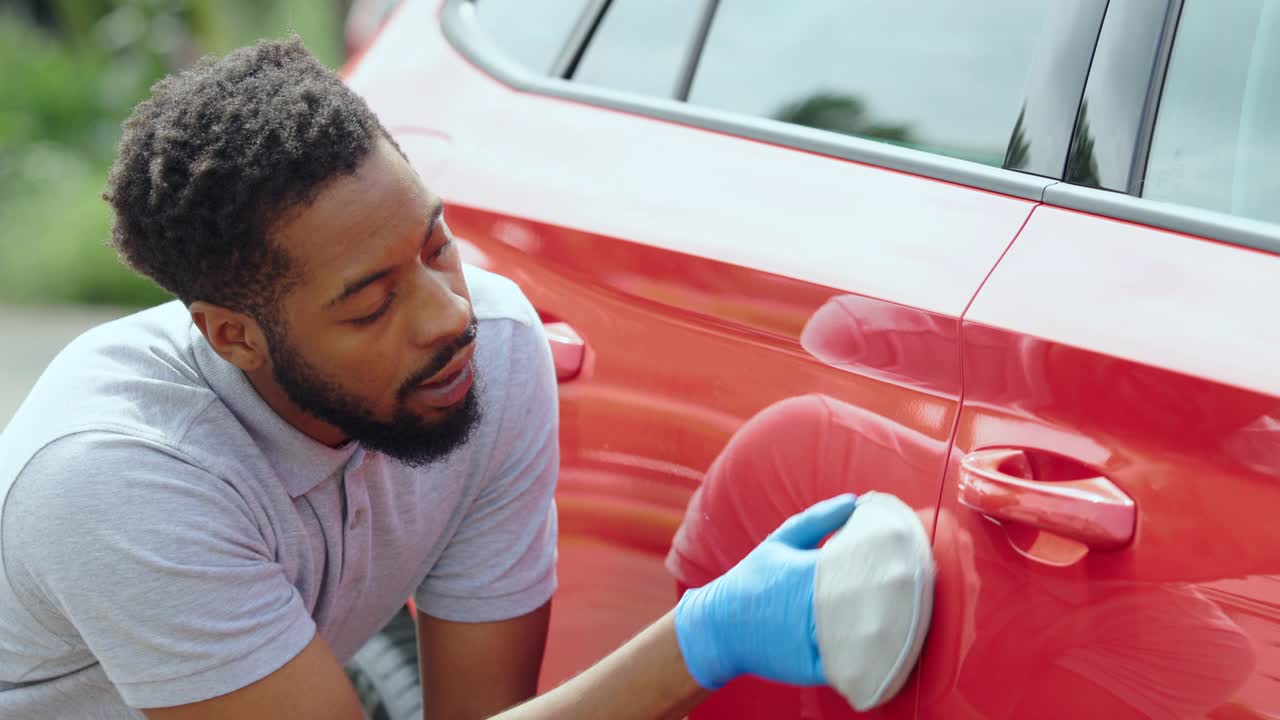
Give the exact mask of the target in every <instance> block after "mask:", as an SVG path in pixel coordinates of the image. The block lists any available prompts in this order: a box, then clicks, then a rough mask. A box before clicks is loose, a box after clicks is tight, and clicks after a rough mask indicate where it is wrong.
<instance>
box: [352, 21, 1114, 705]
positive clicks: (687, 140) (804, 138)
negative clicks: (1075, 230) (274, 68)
mask: <svg viewBox="0 0 1280 720" xmlns="http://www.w3.org/2000/svg"><path fill="white" fill-rule="evenodd" d="M564 4H565V3H564V2H555V3H549V4H548V5H547V6H543V5H541V4H540V5H539V7H542V8H544V10H543V11H541V12H543V14H544V15H543V16H542V17H540V18H535V19H530V18H529V17H528V12H529V8H530V7H531V6H530V5H529V4H526V3H517V2H503V1H495V0H479V2H470V1H467V0H457V1H452V2H446V3H444V5H443V7H442V8H441V9H440V16H439V19H440V22H439V24H438V25H437V24H436V23H435V22H434V20H435V18H434V16H433V15H432V12H433V9H431V8H429V7H428V8H423V7H422V6H421V5H422V4H417V5H415V4H410V5H407V6H406V7H405V8H404V9H403V10H402V11H401V12H400V13H398V14H397V15H396V17H395V18H394V19H393V20H392V21H391V23H390V24H389V25H388V27H387V28H386V29H385V30H384V32H383V34H382V35H381V36H380V38H379V40H378V41H377V42H376V43H375V44H374V46H373V47H372V48H371V49H370V51H369V53H368V54H367V55H366V56H365V57H364V59H363V60H362V61H361V63H360V65H359V66H358V67H356V68H354V69H353V71H352V72H351V74H350V82H351V83H352V85H353V87H356V88H357V89H358V90H360V91H361V92H362V93H363V94H364V95H365V96H366V97H368V98H369V100H370V102H371V104H372V105H373V107H374V108H375V110H376V111H377V112H378V113H379V115H380V116H381V117H382V119H383V121H384V123H385V124H386V125H388V127H390V128H391V130H392V133H393V134H395V135H396V136H397V138H398V139H399V140H400V142H401V146H402V147H403V148H404V149H405V151H406V153H407V154H408V155H409V156H410V158H411V159H412V160H413V162H414V164H415V167H418V168H419V171H420V172H421V173H422V174H423V176H424V178H427V180H428V183H429V184H431V185H432V187H433V188H434V189H435V190H436V191H437V192H440V193H441V194H442V195H443V196H444V197H445V199H446V202H447V204H448V210H447V211H446V218H447V221H448V223H449V225H450V227H451V228H452V229H453V231H454V233H455V235H456V236H457V237H459V238H460V239H461V240H462V241H463V242H464V243H465V245H466V247H465V251H464V257H466V258H467V259H468V260H469V261H470V262H472V263H474V264H477V265H480V266H482V267H487V268H490V269H493V270H495V271H497V272H500V273H502V274H504V275H507V276H508V277H511V278H512V279H514V280H515V281H516V282H517V283H519V284H520V286H521V287H522V288H523V289H524V291H525V293H526V294H527V295H528V296H529V298H530V299H531V300H532V302H533V303H534V305H535V306H536V307H537V309H538V310H539V311H540V313H541V314H542V315H543V318H544V320H545V321H546V322H547V323H548V327H549V328H550V330H551V331H552V333H551V334H552V335H553V338H552V339H553V342H554V343H555V344H556V346H557V347H558V348H559V353H558V358H559V359H558V364H559V367H558V370H559V371H560V376H561V380H562V385H561V446H562V472H561V479H560V487H559V491H558V494H557V503H558V506H559V509H560V517H561V543H560V564H559V568H560V578H561V587H560V591H559V592H558V594H557V597H556V601H555V604H554V609H553V617H552V631H551V639H550V641H549V645H548V650H547V653H548V656H547V661H546V664H545V667H544V673H543V683H544V686H545V685H548V684H554V683H556V682H558V681H560V680H562V679H564V678H565V677H567V676H568V675H570V674H572V673H574V672H576V671H578V670H580V669H582V668H583V667H585V666H586V665H587V664H588V663H589V662H591V661H593V660H595V659H597V658H599V657H601V656H602V655H603V654H605V653H606V652H607V651H609V650H611V649H613V648H614V647H616V646H617V645H619V644H620V643H621V642H623V641H624V640H625V639H626V638H627V637H629V636H630V634H632V633H633V632H635V630H637V629H638V628H639V627H641V626H642V625H643V624H645V623H647V622H649V621H651V620H652V619H654V618H656V617H657V616H659V615H660V614H662V613H663V612H665V611H666V610H668V609H669V608H670V607H671V606H672V605H673V604H674V601H675V599H676V588H675V584H676V583H674V582H673V581H672V579H671V576H670V575H669V574H668V569H667V566H666V565H664V561H665V560H666V558H667V555H668V552H669V550H670V549H671V544H672V537H673V535H674V534H675V532H676V529H677V527H678V526H680V524H681V522H682V520H684V518H685V509H686V506H687V505H688V504H689V502H690V498H691V496H692V495H693V494H694V493H695V492H696V491H697V490H698V489H699V488H700V487H702V486H703V481H704V474H705V473H706V471H707V470H708V468H709V467H710V466H711V465H712V463H713V460H715V458H716V457H717V455H718V454H720V453H721V451H722V449H723V448H724V447H725V445H726V443H728V442H729V441H730V438H731V437H735V434H736V433H737V434H738V435H737V436H738V437H742V436H743V434H742V433H740V431H742V430H744V429H748V430H750V429H753V428H758V427H761V426H762V425H764V422H763V420H764V419H769V418H774V419H776V417H777V415H776V412H770V411H771V410H776V409H777V408H780V407H781V408H783V409H788V408H797V407H799V408H800V409H805V408H807V407H810V406H812V403H813V401H814V399H817V401H819V402H820V403H821V404H822V405H823V407H826V408H833V409H834V411H833V412H832V413H831V415H830V416H828V417H829V418H830V419H829V420H828V421H826V424H825V425H820V426H817V427H815V428H813V432H812V433H805V434H803V435H804V436H805V438H808V439H813V438H817V437H818V436H819V435H821V431H823V430H831V431H832V432H831V434H830V437H841V435H840V433H844V432H846V431H850V430H851V431H852V432H853V433H854V434H855V435H856V436H857V437H858V438H870V439H872V440H873V441H874V442H873V443H871V445H874V446H875V448H876V450H875V454H873V455H864V454H860V453H856V452H855V451H854V450H853V449H852V448H853V446H852V445H848V446H846V445H840V444H838V443H831V444H828V445H826V446H825V447H827V448H828V450H829V451H830V452H832V453H834V455H833V456H832V462H830V463H827V464H825V465H824V467H825V468H826V469H827V471H826V473H825V474H823V475H822V476H821V478H820V480H821V481H817V480H815V478H814V477H813V476H809V475H806V474H803V473H800V472H788V473H786V474H785V477H784V478H783V479H782V480H781V481H780V483H784V484H782V485H781V486H778V485H770V486H752V485H751V484H750V483H749V482H746V481H743V482H742V483H741V484H740V485H736V486H734V487H732V488H730V492H721V493H716V495H717V497H729V498H732V499H733V502H726V503H724V504H722V505H720V506H717V507H713V508H710V509H711V510H713V511H714V514H716V515H717V516H718V517H719V518H720V519H719V520H717V521H715V522H711V521H707V522H700V521H698V519H697V516H695V517H694V519H693V521H692V522H690V523H686V524H685V528H686V529H685V530H684V531H682V534H681V538H682V539H681V541H680V545H679V546H678V547H677V549H676V553H674V554H673V555H672V561H671V566H670V567H671V568H672V570H673V571H674V572H675V574H676V576H677V577H676V579H677V581H679V583H680V584H681V585H685V586H687V585H692V584H700V583H701V582H705V581H707V580H709V579H710V578H711V577H714V576H715V575H716V574H719V573H720V572H723V571H724V570H726V569H728V566H729V565H730V564H731V563H732V562H733V561H734V560H735V559H736V558H737V557H740V556H741V555H742V554H745V552H746V551H747V549H749V547H750V546H752V545H754V544H755V543H756V542H759V540H760V539H762V538H763V536H764V534H765V533H767V532H768V531H769V530H771V529H772V528H773V527H774V526H775V525H776V524H777V523H778V522H780V521H781V519H782V518H783V517H785V516H786V515H789V514H791V513H792V512H795V511H798V510H799V509H801V508H802V507H804V506H806V505H808V504H810V503H812V502H814V501H816V500H818V499H820V498H821V497H825V496H829V495H833V494H836V493H839V492H843V491H849V490H852V491H857V492H861V491H865V490H869V489H880V490H888V491H892V492H894V493H896V494H898V495H899V496H901V497H902V498H903V499H904V500H906V501H907V502H908V503H910V504H911V505H912V506H913V507H915V508H917V509H918V510H920V511H921V512H922V514H923V516H924V517H925V519H926V521H930V520H931V517H932V515H933V513H934V511H935V510H936V504H937V501H938V498H939V496H940V494H941V485H940V482H941V478H942V473H943V470H944V467H945V463H944V460H945V458H946V456H947V448H948V446H949V443H950V440H951V434H952V431H953V429H954V425H955V419H956V413H957V411H958V408H959V393H960V370H959V358H960V354H959V353H960V345H959V318H960V316H961V314H962V313H963V311H964V309H965V307H966V306H967V305H968V303H969V302H970V300H971V299H972V298H973V296H974V293H975V292H976V291H977V288H978V287H979V285H980V284H981V283H982V281H983V279H984V278H985V277H986V275H987V273H988V272H989V271H990V270H991V268H992V267H993V266H994V265H995V262H996V260H997V258H999V256H1000V255H1001V253H1003V252H1004V250H1005V249H1006V248H1007V247H1008V245H1009V243H1010V241H1011V240H1012V239H1013V237H1014V236H1015V234H1016V233H1017V232H1018V230H1019V228H1021V227H1022V225H1023V223H1024V222H1025V221H1026V220H1027V218H1028V216H1029V215H1030V213H1031V211H1032V209H1033V207H1034V206H1035V204H1036V203H1037V202H1038V200H1039V198H1040V196H1041V193H1042V191H1043V189H1044V187H1045V186H1047V185H1048V184H1050V182H1051V180H1047V179H1043V178H1037V177H1033V176H1031V175H1027V174H1019V173H1016V172H1013V171H1011V170H1007V169H1004V168H1002V167H1001V166H1002V165H1004V164H1011V163H1014V164H1017V163H1030V164H1032V165H1035V164H1036V163H1043V162H1045V161H1046V159H1047V160H1048V162H1049V164H1050V165H1052V158H1053V157H1054V156H1055V155H1056V156H1057V157H1058V164H1059V166H1060V165H1061V159H1062V158H1063V157H1065V154H1066V147H1067V142H1068V140H1069V137H1070V117H1068V120H1067V122H1066V123H1065V124H1064V123H1062V122H1060V121H1059V122H1055V118H1056V115H1055V113H1054V112H1052V109H1053V107H1054V105H1055V101H1054V99H1053V98H1054V97H1055V93H1044V96H1045V98H1047V100H1046V101H1045V102H1028V94H1027V93H1026V92H1025V91H1024V88H1025V87H1026V86H1027V81H1028V78H1029V77H1033V76H1034V73H1035V72H1041V73H1042V74H1043V77H1042V81H1041V82H1039V83H1037V84H1036V87H1050V86H1051V85H1052V84H1053V82H1057V83H1060V84H1062V85H1064V86H1067V87H1068V88H1070V87H1071V86H1074V89H1073V90H1072V89H1068V91H1067V92H1066V95H1067V97H1069V98H1071V97H1074V98H1075V99H1074V100H1072V101H1071V103H1072V107H1073V108H1074V103H1077V102H1078V97H1079V90H1080V87H1081V86H1082V84H1083V81H1084V72H1085V69H1086V68H1087V61H1088V56H1089V53H1090V52H1091V51H1092V45H1093V41H1094V39H1095V38H1096V27H1097V26H1096V23H1097V22H1098V21H1099V20H1100V10H1099V9H1098V8H1100V7H1101V3H1098V2H1092V3H1080V4H1078V5H1077V6H1075V7H1080V8H1090V12H1092V13H1093V15H1094V19H1093V21H1092V22H1093V23H1094V25H1093V26H1092V27H1090V26H1089V22H1090V21H1089V20H1088V18H1089V14H1088V13H1083V14H1080V15H1077V12H1076V11H1075V10H1072V9H1063V8H1062V7H1061V6H1059V5H1058V4H1055V3H1049V2H1037V3H1032V4H1027V3H1024V2H1021V0H1000V1H998V2H997V1H995V0H984V2H982V3H977V4H974V7H976V8H978V9H979V10H980V12H978V13H977V14H973V13H971V12H968V11H964V10H962V9H960V8H958V6H955V5H953V4H951V3H949V2H942V1H941V0H938V1H937V2H931V3H927V4H926V5H927V6H928V10H929V12H930V14H929V15H928V17H927V19H925V20H921V19H920V18H919V17H917V16H916V15H914V14H912V13H909V12H907V11H906V10H904V9H901V8H898V9H895V8H892V7H890V6H887V5H886V6H883V7H876V6H873V5H867V4H857V5H850V4H845V3H812V4H810V5H808V6H806V7H805V8H803V10H804V12H795V8H792V7H791V6H789V5H788V6H786V7H785V8H784V6H781V5H778V4H774V3H766V2H746V1H741V0H721V1H720V2H718V3H711V2H699V3H687V2H661V3H649V2H626V1H624V0H615V2H612V3H599V2H580V3H578V5H577V9H578V10H579V11H580V12H581V14H580V15H579V16H578V18H577V20H576V21H573V22H565V23H561V25H560V26H561V27H563V28H564V30H563V34H564V37H565V45H564V47H562V48H559V50H558V51H557V50H556V49H555V48H554V47H553V45H554V44H552V45H548V44H547V43H545V42H543V40H545V37H544V36H545V30H546V27H545V23H547V22H551V20H548V17H552V18H560V17H562V15H563V14H562V13H561V10H563V9H564V8H563V7H562V6H563V5H564ZM547 7H551V8H553V9H546V8H547ZM504 8H505V10H504ZM554 8H559V9H554ZM690 8H692V9H693V10H695V12H690ZM571 9H572V8H571ZM503 12H514V13H524V20H523V21H522V19H521V17H520V16H519V15H513V16H510V17H502V14H503ZM563 16H564V17H568V15H563ZM486 18H487V19H486ZM1080 18H1084V20H1083V21H1081V20H1080ZM1064 19H1065V20H1066V21H1070V22H1068V23H1067V25H1068V26H1069V27H1070V28H1071V30H1072V32H1071V33H1063V32H1061V29H1060V28H1058V25H1059V23H1058V22H1057V21H1061V20H1064ZM535 20H536V21H537V22H535ZM556 22H559V21H556ZM531 25H536V26H537V27H538V28H540V29H539V30H538V32H537V33H535V34H534V35H530V34H529V33H524V34H521V33H520V32H519V31H518V30H519V28H521V27H528V26H531ZM513 28H514V29H515V30H513ZM1046 28H1048V29H1046ZM1054 29H1056V31H1051V30H1054ZM959 31H963V32H967V33H969V37H968V38H958V37H954V38H953V40H952V41H950V42H949V43H947V42H942V43H940V42H939V38H943V39H944V40H945V39H946V38H947V37H949V36H955V35H956V34H957V33H958V32H959ZM513 32H514V33H515V37H517V38H518V39H517V40H514V41H512V40H510V34H511V33H513ZM975 35H976V36H977V40H975V39H974V37H975ZM1066 35H1070V36H1072V37H1074V38H1075V39H1076V40H1079V41H1080V42H1074V41H1073V42H1070V43H1066V44H1065V45H1064V44H1060V43H1059V42H1058V41H1059V39H1060V38H1061V37H1063V36H1066ZM504 38H508V39H507V40H504ZM771 38H773V39H784V40H785V44H777V45H776V46H775V45H771V44H770V42H769V40H770V39H771ZM851 38H854V39H857V40H858V42H850V39H851ZM504 48H508V49H509V51H508V50H504ZM975 48H976V50H975ZM850 53H852V54H850ZM850 68H853V69H855V70H856V71H857V72H852V73H851V72H850ZM886 68H893V72H892V73H889V72H887V71H886ZM637 69H640V70H642V71H643V72H640V73H638V74H637ZM975 77H976V78H982V81H981V82H977V83H972V82H970V83H968V84H965V81H966V79H967V78H975ZM962 100H964V101H966V102H965V103H961V102H960V101H962ZM968 101H972V102H968ZM1020 110H1021V112H1020ZM1015 129H1016V130H1017V132H1015ZM1012 138H1018V142H1011V139H1012ZM1011 147H1013V148H1015V149H1016V150H1017V151H1016V152H1010V148H1011ZM803 417H805V418H808V419H812V418H813V417H814V416H813V415H804V416H803ZM753 420H755V421H756V422H754V423H753V422H752V421H753ZM790 430H791V431H792V434H791V435H786V434H785V433H780V434H777V435H775V436H770V435H767V434H766V435H765V436H764V437H763V440H762V441H761V442H760V443H759V446H760V447H764V448H766V449H767V448H768V447H769V446H770V445H771V444H774V445H778V446H782V445H786V447H788V448H790V449H791V450H794V449H795V448H797V447H805V446H804V445H801V444H798V443H793V444H789V445H787V444H786V443H784V439H785V438H786V437H791V436H795V435H796V433H795V432H794V430H795V427H794V426H793V427H791V428H790ZM773 437H776V438H777V439H776V441H775V440H773V439H772V438H773ZM801 439H804V438H801ZM862 447H869V445H867V444H865V443H864V444H863V445H862ZM839 468H848V472H836V470H838V469H839ZM784 469H786V468H784ZM726 477H729V480H728V482H736V481H735V479H734V476H732V475H728V476H726ZM755 477H756V478H757V479H758V477H759V476H755ZM850 713H851V711H850V710H849V709H848V707H847V706H845V705H843V702H842V701H840V700H839V698H838V697H837V696H836V695H834V694H833V693H831V692H830V691H822V692H818V691H816V690H805V691H798V690H796V689H794V688H783V687H780V686H770V685H767V684H764V683H761V682H760V681H756V680H750V679H748V680H743V681H740V682H739V683H736V684H734V685H733V686H731V687H730V688H726V690H725V691H723V692H721V693H719V694H717V696H716V697H715V698H713V699H712V700H711V701H709V702H708V703H707V704H706V705H705V706H704V707H703V708H700V709H699V711H698V713H697V716H698V717H711V718H716V717H723V718H729V717H733V718H748V717H770V718H774V717H784V718H785V717H845V716H847V715H849V714H850ZM914 714H915V704H914V692H906V693H903V694H902V696H901V697H900V699H899V700H898V701H896V702H895V703H894V704H892V705H890V706H888V707H886V708H885V709H884V710H883V711H881V712H880V716H882V717H898V718H904V717H912V716H914Z"/></svg>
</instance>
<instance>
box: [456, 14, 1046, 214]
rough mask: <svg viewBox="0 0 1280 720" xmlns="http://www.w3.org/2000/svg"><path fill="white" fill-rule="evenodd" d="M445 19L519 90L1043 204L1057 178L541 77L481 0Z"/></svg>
mask: <svg viewBox="0 0 1280 720" xmlns="http://www.w3.org/2000/svg"><path fill="white" fill-rule="evenodd" d="M440 18H441V27H442V29H443V31H444V35H445V37H446V38H447V39H448V40H449V42H450V44H452V45H453V47H454V48H455V49H456V50H457V51H458V52H459V53H461V54H462V55H463V57H465V58H467V59H468V60H469V61H470V62H471V63H472V64H474V65H475V66H476V67H477V68H479V69H480V70H482V71H484V72H485V73H487V74H488V75H490V76H491V77H493V78H494V79H495V80H497V81H498V82H500V83H502V84H504V85H506V86H508V87H510V88H512V89H514V90H519V91H522V92H528V93H533V94H539V95H545V96H548V97H553V98H559V99H563V100H570V101H574V102H581V103H586V104H591V105H596V106H599V107H604V108H608V109H612V110H618V111H621V112H625V113H628V114H632V115H640V116H645V117H650V118H654V119H657V120H663V121H667V122H672V123H677V124H680V125H687V126H690V127H694V128H699V129H703V130H709V131H712V132H720V133H724V134H728V135H736V136H739V137H743V138H747V139H750V140H757V141H760V142H764V143H768V144H771V145H780V146H785V147H791V148H794V149H797V150H804V151H808V152H812V153H815V154H819V155H827V156H831V157H834V158H839V159H844V160H850V161H853V162H858V163H863V164H867V165H874V166H877V167H881V168H885V169H888V170H897V171H900V172H904V173H908V174H911V175H918V176H922V177H927V178H932V179H934V180H940V181H943V182H949V183H954V184H957V185H964V186H968V187H972V188H976V189H979V190H987V191H990V192H995V193H999V194H1001V195H1008V196H1011V197H1018V198H1023V199H1026V200H1033V201H1037V202H1038V201H1040V200H1041V199H1042V197H1043V194H1044V190H1045V188H1047V187H1049V186H1050V185H1052V184H1054V183H1055V182H1057V181H1056V180H1055V179H1053V178H1044V177H1040V176H1036V175H1030V174H1026V173H1020V172H1016V171H1013V170H1006V169H1004V168H998V167H992V166H989V165H982V164H979V163H975V162H969V161H967V160H960V159H957V158H952V157H947V156H944V155H935V154H933V153H929V152H925V151H923V150H913V149H911V148H905V147H899V146H896V145H890V144H888V143H882V142H877V141H874V140H867V139H863V138H858V137H854V136H851V135H840V134H838V133H834V132H828V131H825V130H817V129H814V128H808V127H804V126H800V125H792V124H789V123H784V122H780V121H777V120H770V119H768V118H761V117H754V116H749V115H740V114H737V113H730V112H725V111H721V110H715V109H712V108H706V107H701V106H697V105H689V104H687V103H684V102H680V101H677V100H674V99H666V98H656V97H646V96H642V95H635V94H632V93H624V92H618V91H614V90H610V89H607V88H599V87H591V86H585V85H579V84H576V83H573V82H571V81H569V80H566V79H564V78H561V77H552V76H548V75H540V74H537V73H535V72H533V71H531V70H529V69H528V68H526V67H524V66H522V65H520V64H519V63H517V62H516V61H514V60H512V59H510V58H508V57H507V56H506V55H505V54H503V53H502V51H501V50H500V49H499V48H497V47H496V46H495V44H494V43H493V41H492V40H490V39H489V38H488V37H487V36H486V35H485V34H484V32H483V30H482V29H481V28H480V26H479V23H478V22H476V17H475V4H474V0H446V2H445V6H444V8H443V10H442V12H441V14H440Z"/></svg>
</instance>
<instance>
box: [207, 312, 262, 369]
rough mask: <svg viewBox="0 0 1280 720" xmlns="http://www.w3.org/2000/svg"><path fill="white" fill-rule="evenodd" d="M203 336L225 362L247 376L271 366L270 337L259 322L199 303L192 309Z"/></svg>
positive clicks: (242, 314) (239, 314)
mask: <svg viewBox="0 0 1280 720" xmlns="http://www.w3.org/2000/svg"><path fill="white" fill-rule="evenodd" d="M188 309H189V310H190V312H191V320H192V322H194V323H195V324H196V327H198V328H200V333H201V334H202V335H204V338H205V340H208V341H209V345H210V346H212V347H213V349H214V352H216V353H218V354H219V355H221V356H222V358H223V359H224V360H226V361H227V362H229V363H231V364H232V365H235V366H236V367H238V368H240V369H241V370H243V371H245V372H254V371H256V370H258V369H259V368H261V367H262V366H263V365H265V364H266V363H267V360H268V358H269V357H270V352H269V350H268V348H267V336H266V334H265V333H263V332H262V327H261V326H260V325H259V324H258V321H257V320H254V319H253V318H252V317H250V316H248V315H245V314H244V313H241V312H236V311H235V310H231V309H229V308H225V307H222V306H221V305H214V304H213V303H209V302H205V301H203V300H197V301H196V302H193V303H191V307H190V308H188Z"/></svg>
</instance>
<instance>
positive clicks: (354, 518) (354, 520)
mask: <svg viewBox="0 0 1280 720" xmlns="http://www.w3.org/2000/svg"><path fill="white" fill-rule="evenodd" d="M363 514H364V513H362V512H360V509H359V508H356V511H355V512H353V513H351V529H352V530H355V529H356V528H357V527H359V526H360V518H361V516H363Z"/></svg>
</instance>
